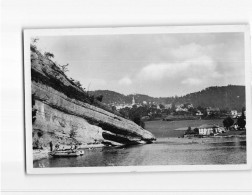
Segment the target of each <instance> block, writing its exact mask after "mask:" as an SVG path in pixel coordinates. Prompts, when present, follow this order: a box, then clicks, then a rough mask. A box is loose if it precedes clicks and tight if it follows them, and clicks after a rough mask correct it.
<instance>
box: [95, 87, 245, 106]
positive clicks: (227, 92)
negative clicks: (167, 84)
mask: <svg viewBox="0 0 252 195" xmlns="http://www.w3.org/2000/svg"><path fill="white" fill-rule="evenodd" d="M91 93H92V94H93V95H95V96H99V95H103V102H104V103H105V104H111V103H118V104H121V103H131V102H132V97H133V95H132V94H131V95H127V96H126V95H123V94H120V93H117V92H114V91H109V90H97V91H92V92H91ZM134 99H135V101H136V103H142V102H143V101H146V102H156V103H159V104H160V103H161V104H171V103H173V104H183V103H192V104H193V105H194V107H198V106H202V107H219V108H220V109H236V110H241V108H242V107H244V106H245V86H237V85H228V86H215V87H208V88H206V89H204V90H202V91H198V92H195V93H190V94H187V95H185V96H181V97H158V98H157V97H151V96H148V95H142V94H135V95H134Z"/></svg>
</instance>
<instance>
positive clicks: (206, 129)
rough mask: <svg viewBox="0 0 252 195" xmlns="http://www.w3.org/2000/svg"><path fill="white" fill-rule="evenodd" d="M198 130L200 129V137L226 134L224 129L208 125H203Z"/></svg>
mask: <svg viewBox="0 0 252 195" xmlns="http://www.w3.org/2000/svg"><path fill="white" fill-rule="evenodd" d="M197 128H198V129H199V135H214V134H217V133H224V132H225V131H226V130H225V129H224V128H223V127H219V126H217V125H208V124H204V125H201V126H199V127H197Z"/></svg>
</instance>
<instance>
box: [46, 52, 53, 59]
mask: <svg viewBox="0 0 252 195" xmlns="http://www.w3.org/2000/svg"><path fill="white" fill-rule="evenodd" d="M44 55H45V57H47V58H54V54H53V53H50V52H45V53H44Z"/></svg>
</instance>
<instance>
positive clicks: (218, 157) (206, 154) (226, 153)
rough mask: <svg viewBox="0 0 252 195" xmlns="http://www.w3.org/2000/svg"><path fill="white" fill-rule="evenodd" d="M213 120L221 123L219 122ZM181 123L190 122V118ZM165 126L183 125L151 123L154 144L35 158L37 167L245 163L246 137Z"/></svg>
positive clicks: (149, 125)
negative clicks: (199, 134) (190, 134)
mask: <svg viewBox="0 0 252 195" xmlns="http://www.w3.org/2000/svg"><path fill="white" fill-rule="evenodd" d="M207 122H208V124H209V123H211V122H209V121H207ZM213 122H214V123H215V124H216V122H217V123H218V121H213ZM182 123H186V124H188V123H190V121H187V122H182ZM191 123H195V121H194V122H193V121H191ZM200 123H204V121H200ZM176 124H178V125H176ZM165 126H166V127H168V126H169V127H170V126H175V127H177V126H181V121H177V122H175V123H169V122H163V121H151V122H148V123H147V124H146V129H148V130H150V131H151V132H152V133H153V134H154V135H155V136H156V137H157V141H156V142H155V143H152V144H144V145H135V146H128V147H125V146H124V147H104V148H96V149H92V150H85V154H84V155H83V156H79V157H73V158H49V159H42V160H39V161H35V162H34V163H33V165H34V167H93V166H137V165H141V166H144V165H214V164H245V163H246V137H212V138H193V139H188V138H178V137H179V136H180V134H183V132H175V131H173V129H174V128H175V127H172V129H169V128H165ZM177 128H179V127H177ZM162 129H163V130H162ZM155 133H156V134H155Z"/></svg>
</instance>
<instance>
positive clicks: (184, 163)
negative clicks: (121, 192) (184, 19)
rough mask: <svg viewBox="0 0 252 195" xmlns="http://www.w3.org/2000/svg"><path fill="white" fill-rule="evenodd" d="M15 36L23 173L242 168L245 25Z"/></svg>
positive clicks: (247, 139)
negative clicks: (20, 42)
mask: <svg viewBox="0 0 252 195" xmlns="http://www.w3.org/2000/svg"><path fill="white" fill-rule="evenodd" d="M23 34H24V72H25V76H24V79H25V125H26V126H25V129H26V130H25V134H26V168H27V173H31V174H51V173H92V172H95V173H100V172H132V171H140V172H142V171H198V170H246V169H250V165H251V145H250V143H251V120H248V119H251V67H250V34H249V26H248V25H213V26H173V27H169V26H167V27H166V26H163V27H118V28H78V29H25V30H24V32H23Z"/></svg>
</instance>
